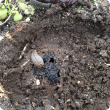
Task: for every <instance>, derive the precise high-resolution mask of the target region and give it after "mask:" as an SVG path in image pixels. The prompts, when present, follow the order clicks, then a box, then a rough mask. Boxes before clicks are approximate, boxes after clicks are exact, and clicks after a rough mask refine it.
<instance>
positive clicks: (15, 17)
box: [14, 13, 23, 21]
mask: <svg viewBox="0 0 110 110" xmlns="http://www.w3.org/2000/svg"><path fill="white" fill-rule="evenodd" d="M22 17H23V16H22V15H21V14H20V13H16V14H15V15H14V21H20V20H21V19H22Z"/></svg>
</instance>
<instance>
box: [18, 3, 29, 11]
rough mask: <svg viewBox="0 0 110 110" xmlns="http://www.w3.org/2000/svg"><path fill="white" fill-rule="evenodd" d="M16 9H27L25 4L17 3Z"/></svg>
mask: <svg viewBox="0 0 110 110" xmlns="http://www.w3.org/2000/svg"><path fill="white" fill-rule="evenodd" d="M18 7H19V9H20V10H25V9H26V8H27V5H26V4H25V3H19V5H18Z"/></svg>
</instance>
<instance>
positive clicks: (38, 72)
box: [4, 20, 110, 110]
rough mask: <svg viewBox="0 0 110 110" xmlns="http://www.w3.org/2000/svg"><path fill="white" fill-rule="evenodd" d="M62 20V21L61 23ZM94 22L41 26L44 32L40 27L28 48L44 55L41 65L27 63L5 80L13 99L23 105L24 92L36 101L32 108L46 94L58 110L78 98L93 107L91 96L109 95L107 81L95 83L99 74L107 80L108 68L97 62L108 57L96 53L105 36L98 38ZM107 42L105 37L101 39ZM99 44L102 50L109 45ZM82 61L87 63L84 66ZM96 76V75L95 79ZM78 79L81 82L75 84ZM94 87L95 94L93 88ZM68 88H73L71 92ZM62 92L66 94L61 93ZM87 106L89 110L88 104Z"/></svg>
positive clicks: (97, 30)
mask: <svg viewBox="0 0 110 110" xmlns="http://www.w3.org/2000/svg"><path fill="white" fill-rule="evenodd" d="M66 21H67V20H65V22H66ZM68 21H69V20H68ZM61 22H62V20H61ZM65 22H64V21H63V23H65ZM94 25H95V24H93V23H91V22H87V21H86V25H85V22H82V21H80V22H79V21H77V22H76V21H75V22H74V25H73V24H72V25H71V24H70V25H67V26H64V25H61V26H59V27H57V29H56V28H55V29H53V28H52V29H50V30H48V29H47V27H46V29H47V30H45V29H44V31H43V29H41V30H42V31H41V33H40V37H39V39H37V38H36V39H35V40H33V41H32V44H31V45H30V46H29V49H28V50H31V49H32V48H34V49H36V50H37V52H38V53H39V55H40V56H43V57H42V58H43V61H44V66H43V67H42V68H40V69H38V68H35V67H33V66H32V64H31V63H30V62H29V63H27V64H26V65H25V66H24V68H23V70H21V72H19V73H18V74H14V75H12V76H11V77H8V78H7V80H6V81H5V82H4V85H5V88H7V90H9V91H12V92H13V93H15V95H16V96H13V94H12V96H13V97H12V100H13V101H14V102H16V101H17V102H18V103H19V104H22V103H23V102H22V99H26V97H25V96H24V95H23V94H24V93H23V92H25V93H26V94H27V96H28V99H29V100H30V101H32V102H34V103H35V107H36V105H40V106H42V104H39V100H41V99H43V97H46V98H47V99H50V100H51V101H53V103H52V105H55V104H58V105H59V106H60V107H59V108H60V110H61V109H62V110H63V109H64V108H65V104H67V106H69V104H68V103H67V102H68V101H69V102H70V101H72V100H73V101H74V100H77V99H78V101H79V102H78V103H81V104H82V105H83V104H84V106H85V105H87V106H88V105H89V106H91V107H93V106H94V105H92V104H94V103H95V99H94V100H93V102H91V99H90V97H97V100H99V101H100V97H99V96H100V95H103V96H104V95H105V94H110V93H109V92H108V91H109V90H108V91H105V89H106V88H105V87H106V86H108V87H109V83H108V82H107V83H106V82H105V83H104V84H103V85H101V87H100V83H97V80H99V82H101V81H102V75H103V76H104V77H106V78H107V79H109V78H108V76H107V75H106V73H107V69H106V68H107V67H104V65H102V66H103V71H102V69H101V68H102V67H101V68H100V67H99V61H100V64H105V63H106V62H108V60H109V59H107V61H105V60H104V59H103V58H102V56H100V57H97V56H99V53H98V52H96V51H97V42H98V41H99V40H100V39H102V40H104V39H103V38H98V37H97V35H100V33H101V30H100V28H101V26H99V27H98V26H97V25H95V26H94ZM30 30H31V29H30ZM32 32H33V31H32ZM82 32H83V34H82ZM35 35H36V32H35ZM23 36H24V35H23ZM72 36H74V37H72ZM74 38H75V39H74ZM33 39H34V35H33ZM106 41H107V40H104V42H106ZM100 46H102V47H98V49H100V50H103V49H107V46H108V44H107V43H104V44H102V45H100ZM44 53H45V54H44ZM53 56H54V57H53ZM18 63H19V62H18ZM85 64H87V65H86V66H85ZM93 65H95V66H93ZM75 68H76V69H75ZM14 73H17V72H14ZM66 73H68V74H66ZM20 74H22V77H20ZM95 75H96V76H97V78H94V76H95ZM19 77H20V78H19ZM61 78H62V82H61V85H60V86H59V85H57V84H59V82H60V79H61ZM78 81H79V82H84V83H82V84H81V85H79V86H77V85H78V84H77V82H78ZM50 82H52V83H50ZM56 83H57V84H56ZM96 83H97V85H96ZM85 86H86V87H87V88H85ZM91 86H92V87H91ZM27 87H30V88H27ZM97 88H98V94H97V92H96V91H95V89H96V90H97ZM70 91H72V95H71V92H70ZM54 93H56V97H55V98H53V94H54ZM61 93H62V94H65V96H64V97H63V96H61ZM33 97H34V98H33ZM50 97H51V98H50ZM58 99H59V100H58ZM83 99H84V100H83ZM101 100H103V99H101ZM27 102H28V101H26V104H27ZM102 102H103V101H102ZM59 103H60V104H59ZM72 103H73V104H71V106H73V105H76V104H75V101H74V102H72ZM78 103H77V104H78ZM88 103H89V104H88ZM91 103H92V104H91ZM74 108H75V109H76V108H78V109H82V108H81V107H80V106H74ZM87 108H88V110H89V107H87ZM82 110H83V109H82Z"/></svg>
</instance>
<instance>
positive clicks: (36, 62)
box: [31, 50, 44, 68]
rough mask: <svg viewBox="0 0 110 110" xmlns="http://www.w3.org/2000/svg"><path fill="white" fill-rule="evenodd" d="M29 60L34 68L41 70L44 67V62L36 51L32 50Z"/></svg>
mask: <svg viewBox="0 0 110 110" xmlns="http://www.w3.org/2000/svg"><path fill="white" fill-rule="evenodd" d="M31 60H32V62H33V63H34V65H35V67H37V68H42V66H43V65H44V61H43V59H42V58H41V57H40V56H39V55H38V53H37V52H36V50H34V51H33V52H32V54H31Z"/></svg>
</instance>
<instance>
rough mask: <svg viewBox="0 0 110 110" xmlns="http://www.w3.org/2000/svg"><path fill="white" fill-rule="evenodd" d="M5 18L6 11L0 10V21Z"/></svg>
mask: <svg viewBox="0 0 110 110" xmlns="http://www.w3.org/2000/svg"><path fill="white" fill-rule="evenodd" d="M6 17H7V9H3V8H0V20H2V19H5V18H6Z"/></svg>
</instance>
